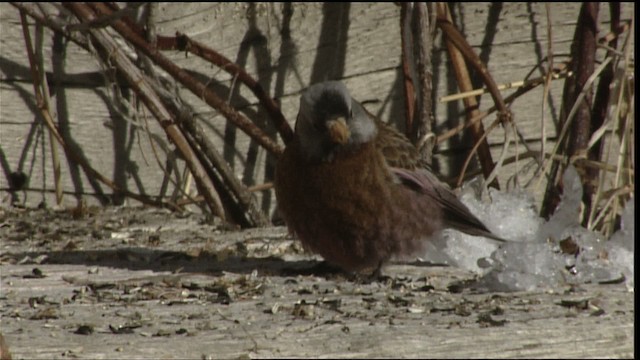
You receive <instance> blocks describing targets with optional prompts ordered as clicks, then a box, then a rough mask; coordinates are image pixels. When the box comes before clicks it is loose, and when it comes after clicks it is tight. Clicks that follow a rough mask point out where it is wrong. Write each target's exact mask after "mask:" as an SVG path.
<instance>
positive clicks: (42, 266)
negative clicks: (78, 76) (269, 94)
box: [0, 207, 634, 359]
mask: <svg viewBox="0 0 640 360" xmlns="http://www.w3.org/2000/svg"><path fill="white" fill-rule="evenodd" d="M0 241H1V247H0V266H1V267H0V269H1V270H0V273H1V274H0V275H1V283H0V315H1V320H0V333H1V334H2V335H3V336H4V339H5V341H6V345H7V346H8V348H9V350H10V352H11V354H12V356H13V358H14V359H33V358H39V359H52V358H59V359H67V358H81V359H114V358H119V359H120V358H149V359H151V358H153V359H159V358H163V359H164V358H166V359H170V358H181V359H182V358H192V359H209V358H211V359H214V358H240V359H246V358H253V357H261V358H266V357H345V358H364V357H420V358H424V357H452V358H453V357H455V358H466V357H476V358H477V357H502V358H504V357H554V358H555V357H560V358H563V357H564V358H566V357H575V358H585V357H607V358H619V357H633V356H634V345H633V344H634V320H633V319H634V301H633V297H634V296H633V295H634V294H633V289H628V288H627V287H626V286H625V285H624V284H585V285H581V286H569V285H567V286H565V287H563V288H557V289H545V290H540V291H537V292H527V293H525V292H519V293H482V292H479V291H477V290H471V289H469V288H468V287H466V286H462V285H461V284H468V283H472V282H473V279H474V276H473V274H470V273H467V272H465V271H462V270H460V269H456V268H452V267H446V266H437V265H434V264H391V265H389V266H387V267H386V268H385V271H384V272H385V275H387V277H386V278H382V279H377V280H374V281H372V280H370V279H367V278H364V277H354V276H351V275H347V274H342V273H331V272H328V271H326V269H324V268H323V267H322V265H321V263H320V262H319V259H318V258H316V257H313V256H311V255H309V254H305V253H304V252H303V251H302V249H301V248H300V246H299V244H298V243H297V242H295V241H294V240H293V239H291V238H290V237H289V236H288V235H287V232H286V229H285V228H283V227H271V228H265V229H252V230H247V231H225V230H222V229H220V228H219V227H217V226H214V225H209V224H207V222H206V221H205V219H204V218H203V217H202V216H200V215H196V214H190V215H179V214H175V213H170V212H168V211H165V210H158V209H148V208H139V207H138V208H133V207H119V208H115V207H112V208H105V209H102V208H85V209H82V211H77V210H76V211H71V210H69V211H67V210H59V211H53V210H25V209H7V208H0ZM323 269H324V270H323Z"/></svg>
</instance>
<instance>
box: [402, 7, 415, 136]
mask: <svg viewBox="0 0 640 360" xmlns="http://www.w3.org/2000/svg"><path fill="white" fill-rule="evenodd" d="M411 13H412V5H411V3H407V2H402V3H400V40H401V46H402V77H403V82H402V83H403V88H404V108H405V134H406V135H407V137H409V138H410V139H411V129H413V118H414V112H415V99H416V95H415V89H414V85H413V84H414V79H413V72H412V67H413V51H412V50H411V49H412V43H413V38H412V34H411Z"/></svg>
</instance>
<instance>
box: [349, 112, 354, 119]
mask: <svg viewBox="0 0 640 360" xmlns="http://www.w3.org/2000/svg"><path fill="white" fill-rule="evenodd" d="M349 119H353V110H349Z"/></svg>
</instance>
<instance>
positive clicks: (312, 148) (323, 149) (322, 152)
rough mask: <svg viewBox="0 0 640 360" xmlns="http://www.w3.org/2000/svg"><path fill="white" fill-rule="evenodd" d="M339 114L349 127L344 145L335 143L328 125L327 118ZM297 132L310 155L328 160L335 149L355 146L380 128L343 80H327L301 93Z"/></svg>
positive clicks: (304, 149) (371, 137) (339, 149)
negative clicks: (330, 136)
mask: <svg viewBox="0 0 640 360" xmlns="http://www.w3.org/2000/svg"><path fill="white" fill-rule="evenodd" d="M339 117H342V118H344V119H345V121H346V123H347V126H348V127H349V133H350V134H349V139H348V142H347V143H346V144H344V145H336V144H332V143H331V142H330V141H329V139H328V133H327V131H326V127H325V125H326V122H327V121H329V120H332V119H335V118H339ZM296 133H297V134H298V136H299V137H300V140H301V142H302V151H303V153H304V154H305V155H306V157H307V158H309V159H312V160H328V159H332V158H333V155H334V153H335V152H336V151H343V150H345V149H353V148H355V147H357V146H358V145H360V144H363V143H366V142H368V141H370V140H372V139H373V138H374V137H375V135H376V134H377V128H376V124H375V123H374V121H373V119H372V118H371V117H370V116H369V115H368V114H367V113H366V111H365V110H364V108H363V107H362V105H360V103H358V102H357V101H355V100H353V98H352V97H351V95H350V94H349V91H348V90H347V87H346V86H344V84H343V83H341V82H340V81H326V82H322V83H318V84H314V85H311V86H309V87H308V88H307V89H306V90H305V92H304V93H303V94H302V97H301V98H300V111H299V113H298V120H297V123H296Z"/></svg>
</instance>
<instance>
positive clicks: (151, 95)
mask: <svg viewBox="0 0 640 360" xmlns="http://www.w3.org/2000/svg"><path fill="white" fill-rule="evenodd" d="M64 6H65V7H67V8H69V9H71V10H72V12H73V13H74V14H75V15H76V16H77V17H78V18H79V19H81V20H82V21H91V20H93V19H95V18H96V15H95V14H94V13H93V12H92V11H91V10H90V9H89V8H88V7H87V6H86V5H82V4H78V3H65V4H64ZM88 32H89V33H90V34H91V36H92V37H93V39H95V41H96V43H97V44H98V45H99V46H100V47H101V48H102V49H103V55H104V56H106V58H107V59H108V60H109V61H112V62H113V63H114V64H115V66H116V67H117V68H118V70H120V72H121V73H122V75H123V76H124V77H125V78H126V80H127V81H128V82H129V84H130V86H131V88H132V89H133V90H134V91H135V92H136V93H137V94H138V96H139V97H140V99H141V100H142V101H143V102H144V104H145V105H146V106H147V108H149V110H150V111H151V112H152V113H153V114H154V116H155V117H156V118H157V119H158V121H159V122H160V124H161V125H162V127H163V128H164V130H165V131H166V133H167V135H168V136H169V137H170V138H171V140H172V141H173V142H174V144H175V145H176V146H177V147H178V149H180V151H181V153H182V154H183V156H184V158H185V160H186V162H187V165H188V166H189V168H190V170H191V172H192V173H193V175H194V177H195V179H196V183H197V184H198V188H199V190H200V191H201V192H202V194H203V195H204V197H205V198H206V199H207V204H208V205H209V207H210V209H211V211H212V212H213V213H214V214H216V215H218V216H219V217H220V218H222V219H223V220H224V219H225V214H224V210H223V207H222V203H221V201H220V198H219V196H218V194H217V192H216V190H215V188H214V187H213V184H211V181H210V179H209V178H208V177H207V176H206V172H205V171H204V169H203V167H202V165H201V164H200V162H199V161H198V160H197V159H196V158H195V154H194V153H193V151H192V149H191V148H190V147H189V144H188V142H187V140H186V139H185V138H184V135H183V134H182V132H181V131H180V129H179V128H178V127H177V126H176V124H175V123H174V122H172V121H171V114H170V113H169V112H168V111H167V109H166V108H165V107H164V106H163V104H162V103H161V102H160V99H159V98H158V97H157V95H156V94H155V92H154V90H153V88H152V87H151V85H150V84H149V82H148V81H147V79H146V77H145V76H144V75H143V74H142V73H141V72H140V70H139V69H138V68H137V67H136V66H135V65H134V64H133V63H131V61H130V60H129V59H128V58H127V57H126V56H123V52H122V49H120V47H119V46H118V45H117V44H116V43H115V41H113V39H112V38H111V37H110V36H108V35H107V34H106V32H105V31H104V29H93V28H91V29H89V30H88Z"/></svg>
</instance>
